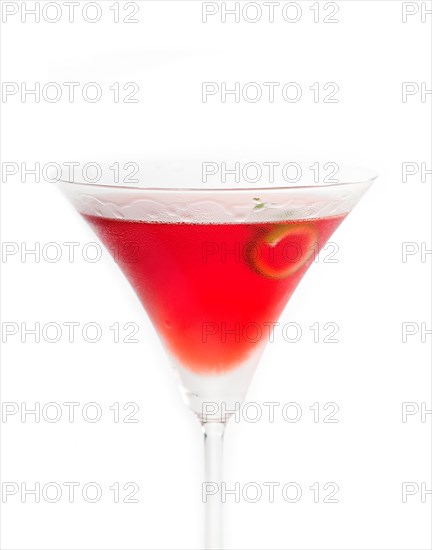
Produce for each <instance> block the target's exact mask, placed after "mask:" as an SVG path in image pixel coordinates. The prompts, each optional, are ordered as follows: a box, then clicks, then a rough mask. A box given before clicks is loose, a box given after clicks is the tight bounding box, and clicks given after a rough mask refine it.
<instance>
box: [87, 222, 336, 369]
mask: <svg viewBox="0 0 432 550" xmlns="http://www.w3.org/2000/svg"><path fill="white" fill-rule="evenodd" d="M84 217H85V219H86V220H87V221H88V222H89V223H90V224H91V226H92V227H93V228H94V230H95V231H96V233H97V234H98V235H99V237H100V239H101V240H102V242H103V243H104V244H105V245H106V246H107V248H108V249H109V250H110V251H111V253H112V255H113V256H114V259H115V260H116V262H118V263H119V264H120V267H121V268H122V270H123V272H124V273H125V275H126V276H127V278H128V279H129V281H130V283H131V284H132V286H133V287H134V289H135V291H136V293H137V295H138V296H139V298H140V300H141V302H142V303H143V305H144V307H145V308H146V310H147V312H148V314H149V316H150V318H151V320H152V322H153V323H154V325H155V327H156V329H157V330H158V332H159V334H160V336H161V337H162V338H163V340H164V341H165V343H166V345H167V346H168V348H169V349H170V351H171V353H172V354H174V355H175V356H176V357H177V358H178V360H179V361H180V362H181V363H182V365H183V366H185V367H186V368H188V369H190V370H192V371H194V372H197V373H208V374H210V373H217V372H224V371H227V370H230V369H232V368H234V367H236V366H238V365H239V364H240V363H241V361H243V360H245V359H246V358H247V357H248V355H250V354H251V352H252V351H253V350H254V349H255V348H256V346H257V345H259V344H260V343H262V342H263V340H264V339H267V338H268V334H269V325H268V323H272V322H276V321H277V320H278V317H279V315H280V313H281V312H282V310H283V308H284V307H285V304H286V302H287V301H288V299H289V297H290V296H291V294H292V293H293V291H294V289H295V288H296V286H297V284H298V283H299V281H300V279H301V278H302V276H303V275H304V273H305V271H306V270H307V268H308V267H309V266H310V264H311V263H313V260H314V258H315V257H316V254H317V253H318V251H319V249H320V247H322V246H323V245H324V244H325V242H326V241H327V239H328V238H329V237H330V235H331V234H332V233H333V231H334V230H335V229H336V227H337V226H338V225H339V224H340V223H341V221H342V220H343V219H344V217H345V215H343V216H335V217H328V218H321V219H315V220H306V221H302V220H300V221H286V222H276V223H274V222H268V223H251V224H248V223H241V224H182V223H176V224H168V223H155V222H141V221H127V220H114V219H106V218H101V217H95V216H87V215H85V216H84ZM266 324H267V325H266Z"/></svg>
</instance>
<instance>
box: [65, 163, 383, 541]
mask: <svg viewBox="0 0 432 550" xmlns="http://www.w3.org/2000/svg"><path fill="white" fill-rule="evenodd" d="M103 173H104V176H105V177H104V178H103V180H102V181H100V182H98V183H97V184H89V183H85V182H82V181H77V180H72V179H71V178H62V179H61V180H60V181H59V185H60V187H61V189H62V191H63V192H64V193H65V194H66V196H67V197H68V199H69V200H70V201H71V202H72V204H73V205H74V207H75V208H76V209H77V210H78V212H79V213H80V214H81V215H82V216H83V218H84V219H85V220H86V221H87V222H88V223H89V224H90V226H91V227H92V228H93V229H94V231H95V232H96V234H97V235H98V236H99V238H100V240H101V241H102V242H103V243H104V244H105V246H106V247H107V248H108V250H109V251H110V252H111V254H112V255H113V257H114V259H115V261H116V263H118V264H119V266H120V268H121V269H122V271H123V272H124V274H125V276H126V277H127V278H128V280H129V282H130V283H131V285H132V286H133V288H134V290H135V292H136V294H137V296H138V298H139V299H140V301H141V302H142V304H143V306H144V308H145V309H146V311H147V314H148V316H149V317H150V319H151V321H152V323H153V325H154V327H155V329H156V331H157V333H158V335H159V337H160V338H161V340H162V342H163V344H164V348H165V349H166V351H167V353H168V355H169V357H170V359H171V362H172V365H173V367H174V371H175V373H176V375H177V377H178V380H179V385H180V389H181V392H182V394H183V397H184V400H185V402H186V404H187V405H188V406H189V408H190V409H191V410H192V411H193V412H194V413H195V414H196V416H197V418H198V419H199V421H200V422H201V425H202V428H203V432H204V441H205V476H206V483H207V484H209V485H210V486H213V487H219V488H220V484H221V482H222V442H223V434H224V429H225V425H226V422H227V420H228V419H229V417H230V415H231V413H232V412H233V411H235V410H236V407H238V406H239V404H241V403H242V402H243V400H244V398H245V395H246V392H247V389H248V386H249V383H250V381H251V379H252V376H253V374H254V371H255V368H256V366H257V363H258V361H259V358H260V356H261V354H262V352H263V350H264V347H265V343H266V336H267V335H268V330H269V327H271V326H272V324H273V323H276V322H277V320H278V318H279V316H280V314H281V313H282V311H283V309H284V307H285V305H286V303H287V301H288V300H289V298H290V296H291V295H292V293H293V291H294V290H295V288H296V287H297V285H298V283H299V281H300V280H301V278H302V277H303V275H304V274H305V272H306V271H307V269H308V267H309V266H310V265H311V264H312V263H313V261H314V258H315V256H316V254H317V253H318V252H319V250H320V248H321V247H322V246H323V245H324V244H325V243H326V241H327V240H328V238H329V237H330V236H331V235H332V233H333V231H334V230H335V229H336V228H337V227H338V226H339V224H340V223H341V222H342V221H343V220H344V218H345V217H346V216H347V214H348V213H349V212H350V211H351V210H352V209H353V207H354V206H355V205H356V204H357V202H358V201H359V199H360V198H361V196H362V195H363V194H364V193H365V191H366V190H367V189H368V187H369V186H370V184H371V183H372V181H373V180H374V179H375V177H376V176H375V174H373V173H371V172H369V171H365V170H358V169H341V168H339V171H338V178H337V180H333V181H332V182H331V183H328V182H326V181H318V182H317V181H315V180H316V179H317V178H312V177H311V172H310V171H309V172H308V171H307V170H304V171H302V172H301V173H302V176H301V177H299V178H296V179H295V181H292V182H290V183H289V184H288V185H287V181H286V178H282V177H281V178H279V179H278V178H276V180H273V183H272V184H266V182H265V181H261V180H260V181H258V182H256V183H254V184H253V185H251V184H250V181H249V180H248V181H245V180H244V179H242V178H240V180H239V178H237V180H239V181H237V182H236V183H235V185H232V186H229V184H227V181H226V179H227V178H226V176H225V177H221V178H219V180H218V181H212V182H206V184H204V183H203V177H202V175H203V164H202V163H201V162H198V161H197V162H192V161H191V162H183V161H182V162H178V161H177V162H167V161H164V162H160V163H153V164H149V163H143V165H142V166H141V168H140V172H139V180H138V182H137V183H136V184H134V185H133V186H130V185H122V184H119V183H116V182H113V181H112V176H110V174H112V172H110V171H109V170H105V171H104V172H103ZM303 174H304V175H303ZM230 411H231V412H230ZM205 506H206V513H205V515H206V519H205V537H206V540H205V547H206V548H207V549H220V548H222V502H221V498H220V492H219V491H217V494H215V495H213V496H211V497H209V498H208V499H207V502H206V505H205Z"/></svg>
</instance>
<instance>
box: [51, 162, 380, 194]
mask: <svg viewBox="0 0 432 550" xmlns="http://www.w3.org/2000/svg"><path fill="white" fill-rule="evenodd" d="M338 168H340V169H342V170H345V171H348V172H349V171H357V172H360V174H361V175H360V176H357V177H346V176H345V177H344V178H342V180H341V181H339V180H338V181H334V182H325V181H321V182H317V181H314V179H313V176H311V178H310V179H311V183H310V184H300V185H298V184H296V183H293V184H290V183H288V182H284V183H283V184H280V185H277V184H274V183H271V184H269V185H263V183H262V181H260V182H257V183H256V184H254V183H253V182H252V183H250V182H248V183H247V184H245V186H241V185H238V184H236V185H230V184H227V185H224V186H222V185H221V186H219V187H215V186H212V185H209V186H205V184H204V182H202V181H201V182H200V185H197V186H195V187H192V186H187V185H172V186H170V187H169V186H166V185H149V186H146V185H145V183H144V182H138V183H134V184H129V183H128V184H122V183H118V182H117V183H113V184H107V183H102V182H100V181H94V182H92V181H80V180H77V179H72V178H65V177H57V178H53V179H54V183H55V184H63V185H68V186H71V187H73V186H76V187H80V186H82V187H85V188H87V189H92V188H93V189H96V188H97V189H107V190H125V191H141V192H145V191H149V192H161V193H170V192H171V193H173V192H182V193H183V192H185V193H192V192H195V193H210V192H212V193H216V192H218V193H221V192H237V193H238V192H242V191H244V192H256V191H262V192H265V191H289V190H302V189H303V190H305V189H315V190H319V189H329V188H335V187H344V186H361V185H367V184H369V185H370V184H372V183H373V182H374V181H375V180H376V179H377V178H378V177H379V173H378V172H377V171H376V170H373V169H369V168H364V167H360V166H359V167H356V166H352V165H338ZM167 179H168V178H167ZM191 179H192V178H191Z"/></svg>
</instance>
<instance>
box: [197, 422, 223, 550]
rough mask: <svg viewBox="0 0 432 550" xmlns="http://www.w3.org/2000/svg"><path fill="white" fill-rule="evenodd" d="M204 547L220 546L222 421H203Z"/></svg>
mask: <svg viewBox="0 0 432 550" xmlns="http://www.w3.org/2000/svg"><path fill="white" fill-rule="evenodd" d="M202 426H203V431H204V454H205V486H206V488H205V491H203V494H206V500H205V548H206V550H221V549H222V548H223V546H222V498H221V489H222V487H221V484H222V463H223V457H222V448H223V435H224V431H225V423H224V422H205V423H203V425H202Z"/></svg>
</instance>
